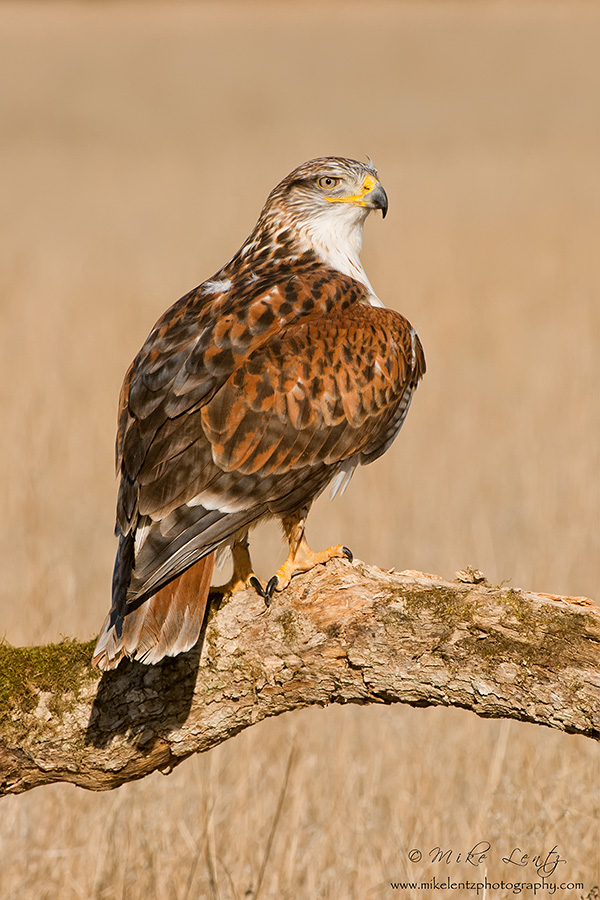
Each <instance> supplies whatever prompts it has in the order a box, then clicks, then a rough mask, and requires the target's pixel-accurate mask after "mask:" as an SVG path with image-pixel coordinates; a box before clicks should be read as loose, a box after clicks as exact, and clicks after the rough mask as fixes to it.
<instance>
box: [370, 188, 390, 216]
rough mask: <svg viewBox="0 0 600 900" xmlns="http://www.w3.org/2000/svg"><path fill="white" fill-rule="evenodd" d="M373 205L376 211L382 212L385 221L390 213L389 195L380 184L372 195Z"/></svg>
mask: <svg viewBox="0 0 600 900" xmlns="http://www.w3.org/2000/svg"><path fill="white" fill-rule="evenodd" d="M370 200H371V203H372V204H373V207H374V208H375V209H380V210H381V215H382V217H383V218H384V219H385V217H386V216H387V211H388V198H387V194H386V192H385V191H384V189H383V188H382V186H381V185H380V184H377V185H375V187H374V188H373V191H372V193H371V195H370Z"/></svg>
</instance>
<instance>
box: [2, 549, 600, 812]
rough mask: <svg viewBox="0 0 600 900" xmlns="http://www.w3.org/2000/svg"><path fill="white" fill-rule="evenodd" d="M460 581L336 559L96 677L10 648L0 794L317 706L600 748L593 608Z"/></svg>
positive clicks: (80, 664) (59, 651)
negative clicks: (457, 717)
mask: <svg viewBox="0 0 600 900" xmlns="http://www.w3.org/2000/svg"><path fill="white" fill-rule="evenodd" d="M463 577H464V578H467V579H469V578H470V579H471V582H472V583H464V581H463V582H447V581H443V580H442V579H438V578H434V577H431V576H422V575H420V574H419V573H402V574H399V573H395V572H383V571H381V570H380V569H376V568H373V567H371V566H366V565H364V564H363V563H361V562H358V561H355V562H354V564H352V565H351V564H350V563H347V562H345V561H335V562H332V563H330V564H328V565H327V567H326V568H325V567H320V568H319V569H317V570H313V572H312V573H309V574H307V575H303V576H298V577H296V578H294V579H293V581H292V583H291V585H290V587H289V588H288V589H287V590H286V591H285V592H284V593H283V594H280V595H276V596H275V598H274V601H273V604H272V606H271V607H270V608H269V609H266V608H265V606H264V603H263V601H262V600H261V598H260V597H258V596H257V595H256V593H255V592H253V591H247V592H245V593H244V594H237V595H235V596H234V598H233V599H231V600H229V601H228V602H224V603H222V604H221V606H220V608H213V609H212V610H211V613H210V615H209V617H208V620H207V622H206V623H205V628H204V631H203V636H202V639H201V641H200V642H199V644H198V646H197V647H196V648H194V649H193V650H192V651H190V652H189V653H187V654H185V655H183V656H180V657H177V658H175V659H167V660H165V661H164V662H163V663H161V664H159V665H157V666H143V665H140V664H138V663H131V662H125V663H122V664H121V666H120V667H119V668H118V669H117V671H115V672H110V673H107V674H105V675H103V676H101V674H100V672H98V671H97V670H95V669H92V668H91V667H90V665H89V659H90V657H91V652H92V647H93V643H94V642H93V641H91V642H89V643H87V644H82V643H78V642H75V641H65V642H63V643H62V644H55V645H47V646H44V647H29V648H16V647H11V646H9V645H6V644H4V645H2V646H0V793H2V794H8V793H19V792H21V791H26V790H28V789H29V788H32V787H35V786H37V785H40V784H48V783H50V782H55V781H70V782H73V783H74V784H78V785H80V786H82V787H86V788H89V789H91V790H106V789H110V788H114V787H117V786H118V785H120V784H123V783H124V782H127V781H131V780H133V779H136V778H142V777H143V776H144V775H147V774H149V773H150V772H153V771H154V770H156V769H160V770H161V771H165V772H168V771H170V770H171V769H172V768H173V767H174V766H176V765H177V764H178V763H179V762H181V761H182V760H183V759H185V758H186V757H188V756H189V755H190V754H192V753H197V752H200V751H203V750H208V749H210V748H211V747H214V746H215V745H216V744H219V743H221V742H222V741H225V740H227V739H228V738H230V737H231V736H232V735H234V734H237V733H238V732H239V731H241V730H242V729H244V728H247V727H248V726H250V725H253V724H254V723H255V722H259V721H260V720H261V719H264V718H266V717H267V716H276V715H279V714H280V713H283V712H286V711H289V710H293V709H298V708H300V707H305V706H311V705H315V704H316V705H319V706H326V705H327V704H329V703H408V704H410V705H411V706H432V705H443V706H458V707H462V708H464V709H469V710H472V711H473V712H475V713H477V714H478V715H480V716H486V717H490V716H491V717H507V718H513V719H520V720H521V721H526V722H535V723H538V724H540V725H548V726H550V727H552V728H558V729H561V730H563V731H567V732H571V733H573V734H582V735H587V736H589V737H592V738H596V739H598V738H599V736H600V610H598V608H597V607H595V606H594V605H593V604H592V603H591V601H589V600H585V598H565V597H554V596H551V595H546V594H533V593H528V592H524V591H517V590H514V589H507V588H503V587H492V586H490V585H488V584H487V583H486V582H484V583H476V582H477V580H478V579H477V573H475V574H473V572H472V571H469V572H468V573H467V575H466V576H463ZM214 606H215V604H213V607H214Z"/></svg>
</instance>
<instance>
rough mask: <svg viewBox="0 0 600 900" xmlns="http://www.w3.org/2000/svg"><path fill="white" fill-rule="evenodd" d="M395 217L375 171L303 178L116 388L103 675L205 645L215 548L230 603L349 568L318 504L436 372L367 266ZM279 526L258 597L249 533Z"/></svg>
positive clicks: (170, 318)
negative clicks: (328, 542)
mask: <svg viewBox="0 0 600 900" xmlns="http://www.w3.org/2000/svg"><path fill="white" fill-rule="evenodd" d="M387 206H388V201H387V196H386V193H385V191H384V189H383V188H382V186H381V184H380V183H379V181H378V178H377V172H376V171H375V169H374V168H373V166H372V165H371V164H370V163H369V164H364V163H361V162H357V161H356V160H352V159H342V158H338V157H327V158H323V159H313V160H311V161H310V162H307V163H305V164H304V165H302V166H299V168H297V169H295V170H294V171H293V172H292V173H291V174H290V175H288V177H287V178H284V180H283V181H282V182H281V184H278V185H277V187H276V188H275V189H274V190H273V191H272V192H271V194H270V195H269V197H268V198H267V202H266V203H265V206H264V208H263V210H262V212H261V214H260V217H259V219H258V222H257V224H256V227H255V228H254V231H253V232H252V234H251V235H250V237H249V238H248V239H247V240H246V241H245V243H244V244H243V246H242V247H241V249H240V250H239V251H238V252H237V253H236V255H235V256H234V257H233V259H232V260H231V261H230V262H228V263H227V264H226V265H225V266H224V267H223V268H222V269H221V270H220V271H219V272H217V274H216V275H214V276H213V277H212V278H211V279H209V280H208V281H205V282H204V283H203V284H201V285H200V287H197V288H195V289H194V290H193V291H191V292H190V293H189V294H187V295H186V296H185V297H182V298H181V300H179V301H178V302H177V303H175V304H174V306H172V307H171V308H170V309H169V310H167V312H166V313H165V314H164V315H163V316H162V317H161V318H160V319H159V321H158V322H157V323H156V325H155V326H154V328H153V329H152V331H151V332H150V335H149V336H148V338H147V340H146V342H145V344H144V346H143V347H142V349H141V350H140V352H139V353H138V355H137V356H136V358H135V359H134V361H133V363H132V364H131V366H130V368H129V370H128V372H127V374H126V376H125V381H124V383H123V387H122V389H121V397H120V403H119V420H118V432H117V446H116V457H117V472H118V476H119V479H120V482H119V492H118V502H117V525H116V532H117V535H118V537H119V548H118V551H117V558H116V562H115V568H114V575H113V590H112V607H111V610H110V612H109V614H108V616H107V618H106V621H105V623H104V627H103V630H102V634H101V635H100V638H99V639H98V643H97V646H96V650H95V652H94V663H95V664H96V665H98V666H99V667H100V668H101V669H112V668H114V667H115V666H117V665H118V663H119V661H120V660H121V659H122V658H123V657H129V658H131V659H136V660H138V661H139V662H142V663H156V662H158V661H159V660H160V659H162V658H163V657H165V656H175V655H177V654H178V653H182V652H183V651H185V650H189V649H190V648H191V647H192V646H193V645H194V644H195V643H196V642H197V640H198V637H199V634H200V630H201V626H202V620H203V616H204V613H205V610H206V605H207V600H208V593H209V588H210V583H211V577H212V571H213V563H214V558H215V552H216V551H217V550H218V549H219V548H222V547H225V546H227V545H229V546H230V547H231V550H232V555H233V562H234V572H233V576H232V579H231V581H230V582H229V583H228V585H227V586H226V589H227V590H229V591H232V590H234V589H236V588H238V587H243V586H247V585H254V586H255V587H256V589H257V590H259V591H260V593H262V594H263V596H264V597H265V599H266V600H267V602H268V601H269V600H270V598H271V596H272V594H273V592H274V591H280V590H283V589H284V588H285V587H286V586H287V584H288V583H289V581H290V579H291V577H292V576H293V575H294V574H295V573H297V572H305V571H308V570H309V569H311V568H312V567H313V566H315V565H318V564H320V563H325V562H327V560H329V559H331V558H333V557H341V556H350V553H349V551H347V550H346V548H344V547H342V546H335V547H331V548H329V549H328V550H325V551H323V552H321V553H313V552H312V551H311V550H310V549H309V547H308V545H307V543H306V541H305V538H304V523H305V519H306V516H307V513H308V510H309V508H310V505H311V503H312V502H313V500H314V499H315V498H316V497H317V496H318V495H319V494H320V493H321V492H322V491H323V490H324V488H325V487H326V486H327V485H328V484H330V483H331V484H332V486H333V493H335V492H336V491H337V490H339V489H340V488H343V487H344V486H345V484H346V483H347V481H348V480H349V479H350V476H351V475H352V473H353V471H354V469H355V468H356V466H357V465H359V464H365V463H370V462H373V460H375V459H377V458H378V457H379V456H381V454H382V453H384V452H385V450H387V448H388V447H389V446H390V444H391V443H392V441H393V440H394V438H395V437H396V435H397V434H398V431H399V430H400V426H401V425H402V423H403V421H404V418H405V416H406V413H407V411H408V407H409V405H410V401H411V398H412V395H413V392H414V390H415V388H416V386H417V384H418V382H419V379H420V378H421V376H422V375H423V373H424V372H425V360H424V356H423V350H422V347H421V343H420V341H419V339H418V337H417V335H416V333H415V331H414V329H413V328H412V327H411V325H410V324H409V322H407V320H406V319H405V318H404V317H403V316H401V315H400V314H399V313H397V312H395V311H393V310H391V309H386V308H384V306H383V304H382V303H381V302H380V300H379V299H378V298H377V296H376V295H375V293H374V291H373V288H372V287H371V285H370V283H369V280H368V278H367V276H366V274H365V271H364V269H363V267H362V265H361V262H360V259H359V254H360V249H361V242H362V231H363V225H364V222H365V219H366V218H367V215H368V214H369V212H370V211H371V210H372V209H380V210H381V211H382V213H383V215H384V216H385V214H386V211H387ZM269 516H277V517H279V518H280V519H281V521H282V524H283V530H284V532H285V535H286V537H287V540H288V542H289V556H288V558H287V560H286V562H285V563H284V564H283V565H282V566H281V568H280V569H279V570H278V572H277V573H276V575H274V576H273V578H271V580H270V581H269V582H268V584H267V585H266V587H263V586H262V585H261V583H260V582H259V580H258V579H257V578H256V576H255V575H254V574H253V572H252V565H251V562H250V556H249V553H248V530H249V528H250V527H251V526H252V525H255V524H256V523H257V522H258V521H259V520H261V519H264V518H266V517H269Z"/></svg>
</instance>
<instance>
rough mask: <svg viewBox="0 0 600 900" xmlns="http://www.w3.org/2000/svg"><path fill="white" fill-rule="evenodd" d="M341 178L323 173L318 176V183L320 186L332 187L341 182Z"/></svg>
mask: <svg viewBox="0 0 600 900" xmlns="http://www.w3.org/2000/svg"><path fill="white" fill-rule="evenodd" d="M341 180H342V179H341V178H334V177H333V176H332V175H323V177H322V178H319V184H320V186H321V187H322V188H334V187H337V186H338V184H339V183H340V182H341Z"/></svg>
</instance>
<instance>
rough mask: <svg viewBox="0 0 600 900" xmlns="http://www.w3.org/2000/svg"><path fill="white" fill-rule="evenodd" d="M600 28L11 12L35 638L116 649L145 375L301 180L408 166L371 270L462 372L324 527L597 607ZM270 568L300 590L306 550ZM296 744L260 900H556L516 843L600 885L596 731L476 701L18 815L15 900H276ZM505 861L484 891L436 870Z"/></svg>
mask: <svg viewBox="0 0 600 900" xmlns="http://www.w3.org/2000/svg"><path fill="white" fill-rule="evenodd" d="M599 26H600V8H599V7H598V5H597V4H591V3H589V4H579V3H568V2H564V3H528V2H524V3H483V2H481V3H469V2H465V3H459V2H446V3H436V2H431V3H429V2H422V3H417V2H414V3H400V2H399V3H385V2H369V3H343V4H342V3H331V4H326V3H325V4H323V3H314V4H313V3H298V4H295V3H285V4H284V3H266V2H254V3H251V2H247V3H245V4H243V5H242V4H238V3H235V2H229V3H221V4H216V3H214V4H213V3H197V4H179V3H165V4H156V5H154V4H149V3H147V4H139V5H138V4H131V5H129V4H127V5H125V4H119V3H115V4H104V5H89V6H88V5H69V4H58V3H47V4H40V5H34V4H33V3H18V4H16V3H15V4H11V3H8V4H2V5H1V6H0V135H1V144H0V154H1V156H0V159H1V184H0V304H1V323H2V327H1V332H0V373H1V378H0V385H1V388H0V389H1V392H2V406H1V409H2V432H1V433H2V439H1V444H0V460H1V462H2V467H3V472H4V476H3V478H2V484H1V488H0V490H1V495H0V496H1V502H2V510H3V516H2V520H1V522H0V540H1V547H2V560H3V566H2V579H1V582H0V627H1V629H2V631H3V633H4V634H5V636H6V638H7V639H8V640H9V641H11V642H14V643H33V642H40V641H47V640H54V639H57V638H59V636H60V635H75V636H78V637H81V638H88V637H89V636H90V635H91V634H93V633H94V632H95V631H96V630H97V629H98V628H99V626H100V623H101V621H102V618H103V616H104V614H105V612H106V610H107V608H108V603H109V585H110V577H111V568H112V560H113V554H114V550H115V543H114V538H113V536H112V528H113V510H114V500H115V485H114V480H113V441H114V429H115V413H116V402H117V395H118V390H119V386H120V382H121V379H122V376H123V374H124V371H125V369H126V367H127V365H128V363H129V362H130V360H131V358H132V357H133V355H134V354H135V352H136V351H137V349H138V348H139V346H140V345H141V343H142V341H143V340H144V338H145V336H146V334H147V333H148V331H149V330H150V328H151V326H152V324H153V323H154V321H155V319H156V318H157V316H158V315H159V314H160V313H161V312H162V311H163V309H165V308H166V306H167V305H169V304H170V303H171V302H172V301H174V300H175V299H177V297H178V296H180V295H181V294H182V293H184V292H185V291H186V290H188V289H189V288H190V287H192V286H194V285H195V284H197V283H199V282H200V281H202V280H203V279H204V278H206V277H208V276H210V275H211V274H213V272H215V271H216V270H217V269H218V268H219V267H220V265H221V264H222V263H223V262H225V261H226V260H227V259H228V258H229V257H230V256H231V255H232V254H233V253H234V252H235V250H236V249H237V248H238V246H239V245H240V243H241V241H242V240H243V239H244V237H245V236H246V235H247V233H248V232H249V230H250V229H251V227H252V225H253V224H254V221H255V219H256V217H257V215H258V212H259V210H260V207H261V205H262V203H263V201H264V199H265V197H266V195H267V193H268V191H269V190H270V189H271V188H272V187H273V186H274V184H275V183H276V182H277V181H278V180H279V179H280V178H281V177H283V176H284V175H285V174H287V172H288V171H289V170H291V169H292V168H293V167H294V166H296V165H297V164H299V163H300V162H303V161H304V160H305V159H308V158H310V157H313V156H319V155H326V154H341V155H347V156H355V157H361V158H364V157H365V155H366V154H367V153H368V154H369V155H370V156H371V157H372V158H373V160H374V161H375V164H376V165H377V167H378V169H379V172H380V176H381V180H382V182H383V184H384V186H385V187H386V189H387V191H388V194H389V198H390V214H389V216H388V218H387V219H386V221H385V222H382V221H381V218H380V217H378V216H373V217H372V218H371V220H370V221H369V222H368V223H367V229H366V235H365V249H364V254H363V259H364V262H365V268H366V270H367V273H368V275H369V277H370V279H371V281H372V283H373V285H374V287H375V289H376V290H377V292H378V294H379V295H380V297H381V298H382V299H383V300H384V302H386V303H387V304H388V305H391V306H394V307H396V308H397V309H400V310H401V311H402V312H403V313H405V314H406V315H407V316H408V317H409V319H410V320H411V321H412V322H413V324H414V325H415V327H416V328H417V330H418V332H419V334H420V336H421V339H422V341H423V344H424V346H425V351H426V355H427V360H428V373H427V376H426V379H425V381H424V382H423V384H422V386H421V387H420V388H419V391H418V393H417V395H416V398H415V401H414V403H413V407H412V409H411V412H410V415H409V417H408V421H407V424H406V426H405V428H404V431H403V433H402V435H401V437H400V439H399V440H398V442H397V444H396V445H395V446H394V447H393V448H392V450H390V452H389V453H388V454H387V455H386V456H385V457H384V459H382V460H380V461H379V462H377V463H376V464H375V465H373V466H372V467H370V468H368V469H365V470H362V471H360V472H359V473H357V475H356V476H355V478H354V480H353V483H352V484H351V486H350V488H349V489H348V491H347V493H346V495H345V496H344V497H343V498H342V499H341V500H336V501H335V503H334V504H330V503H329V500H328V499H327V498H322V499H321V500H320V501H319V502H318V503H317V505H316V506H315V508H314V510H313V512H312V515H311V519H310V521H309V538H310V539H311V542H312V543H313V544H314V546H315V548H320V547H323V546H328V545H329V544H331V543H332V542H338V541H341V542H343V543H345V544H347V545H348V546H350V547H351V548H352V549H353V551H354V553H355V555H357V556H359V557H360V558H363V559H365V560H368V561H369V562H372V563H377V564H380V565H382V566H388V567H389V566H392V565H393V566H395V567H396V568H399V569H403V568H415V569H421V570H424V571H431V572H435V573H439V574H441V575H444V576H447V577H452V576H453V573H454V572H455V571H456V570H457V569H459V568H463V567H464V566H465V565H466V564H468V563H470V564H473V565H476V566H478V567H479V568H480V569H482V570H483V571H484V572H485V574H486V575H487V576H488V578H489V579H490V580H491V581H492V582H499V581H501V580H505V579H506V580H509V579H510V580H511V583H512V584H514V585H515V586H519V587H526V588H530V589H538V590H545V591H552V592H556V593H568V594H584V595H588V596H592V597H597V596H598V303H597V300H598V252H597V248H598V234H599V228H598V226H599V215H598V213H599V187H600V185H599V170H598V151H599V149H600V117H599V112H598V109H599V104H598V99H599V91H598V88H599V81H600V79H599V77H598V74H599V73H598V64H597V62H596V57H597V47H598V38H599V33H600V29H599ZM253 546H254V548H255V556H256V560H257V563H258V568H259V571H260V572H261V574H263V575H265V576H268V575H270V574H271V573H272V571H273V568H274V566H275V564H276V562H277V561H278V560H280V559H281V556H282V552H283V548H282V546H281V544H280V542H279V538H278V535H277V530H276V529H275V528H274V527H273V528H270V529H266V530H261V531H259V532H257V533H256V534H255V539H254V542H253ZM292 747H293V748H295V751H294V757H293V762H292V769H291V773H290V779H289V784H288V787H287V793H286V795H285V798H284V801H283V807H282V814H281V818H280V820H279V824H278V827H277V829H276V831H275V834H274V838H273V842H272V847H271V851H270V856H269V859H268V862H267V865H266V868H265V874H264V880H263V884H262V888H261V893H260V898H261V900H267V898H273V900H276V898H277V900H279V898H289V900H296V898H307V900H312V898H335V900H338V898H342V900H345V898H356V900H363V898H380V897H381V898H384V897H389V896H404V897H411V898H412V897H415V898H416V897H423V896H429V894H427V893H424V892H419V891H412V890H409V889H408V890H406V891H404V892H393V891H392V890H391V888H390V886H389V882H390V881H392V880H400V879H405V878H406V879H417V880H422V879H426V878H429V877H431V876H432V875H436V877H438V879H440V878H442V877H444V876H445V875H446V874H450V875H451V876H452V877H453V878H455V879H456V880H457V881H458V880H460V879H461V878H462V879H464V878H466V877H469V878H473V877H475V876H477V877H478V878H479V880H482V877H483V875H484V874H485V872H487V875H488V878H490V879H496V880H499V879H500V878H504V880H505V881H506V880H511V879H512V880H516V879H517V878H520V879H521V880H527V879H529V880H535V879H536V877H537V876H536V875H535V872H534V871H533V869H532V867H531V866H530V867H526V868H524V869H518V870H516V869H515V868H514V867H511V866H509V865H507V864H505V863H503V862H502V857H503V856H505V855H507V854H510V852H511V850H512V849H513V847H515V846H518V847H520V848H521V849H522V850H523V852H527V853H530V854H531V855H535V854H537V853H544V852H547V851H549V850H551V849H552V847H553V845H555V844H556V845H558V849H559V852H560V854H561V856H562V858H564V859H566V860H567V863H566V864H564V865H561V866H560V867H559V869H558V870H557V872H556V873H555V876H553V877H554V878H555V880H557V881H558V882H560V881H563V880H564V881H583V882H584V883H585V885H586V892H587V891H588V890H589V889H590V888H591V887H592V885H593V884H597V883H598V880H599V874H598V870H599V868H600V866H599V851H598V846H599V835H598V827H597V826H598V815H599V813H598V801H599V795H600V763H599V756H598V752H597V749H596V747H595V746H594V745H593V744H592V743H591V742H589V741H586V740H584V739H577V738H573V737H569V736H565V735H561V734H558V733H556V734H555V733H553V732H550V731H545V730H542V729H540V728H535V727H533V726H527V725H520V724H517V723H508V722H488V721H483V720H479V719H477V718H476V717H474V716H472V715H469V714H467V713H460V712H458V711H456V710H451V711H448V710H439V709H438V710H412V709H408V708H407V709H404V708H364V709H358V708H348V709H342V708H331V709H328V710H325V711H321V710H311V711H306V712H303V713H299V714H295V715H289V716H286V717H283V718H281V719H279V720H274V721H271V722H265V723H263V724H261V725H260V726H257V727H255V728H253V729H251V731H249V732H247V733H245V734H242V735H240V736H239V737H238V738H236V739H234V740H233V741H231V742H229V743H228V744H227V745H225V746H223V747H220V748H218V749H217V750H215V751H213V752H211V753H210V754H206V755H205V756H203V757H199V758H196V759H192V760H190V761H188V762H187V763H185V764H184V765H182V766H181V767H180V768H179V769H178V770H177V771H176V772H175V773H174V774H173V775H172V776H171V777H170V778H168V779H165V778H163V777H161V776H160V775H156V776H153V777H151V778H148V779H146V780H145V781H143V782H140V783H139V784H132V785H129V786H126V787H124V788H121V789H120V790H118V791H116V792H114V793H112V794H109V795H91V794H86V793H84V792H83V791H80V790H78V789H75V788H71V787H70V786H66V785H60V786H56V787H49V788H46V789H39V790H38V791H36V792H34V793H32V794H31V795H28V796H24V797H20V798H11V799H7V800H3V801H2V802H1V803H0V896H1V897H2V898H5V897H10V898H13V897H14V898H19V900H23V898H25V900H29V898H32V900H33V898H35V900H40V898H55V897H56V898H58V897H60V898H62V900H65V898H67V900H70V898H73V900H75V898H86V900H87V898H98V900H101V898H102V900H109V898H110V900H112V898H115V900H116V898H118V900H122V898H127V900H137V898H149V897H152V898H159V900H163V898H165V900H166V898H178V900H195V898H204V897H207V898H220V900H229V898H242V897H244V896H250V895H246V893H245V892H246V891H247V890H251V889H253V890H255V889H256V886H257V883H258V879H259V873H260V869H261V866H262V864H263V861H264V858H265V853H266V849H267V846H268V842H269V841H268V839H269V832H270V829H271V824H272V822H273V817H274V815H275V809H276V806H277V801H278V797H279V793H280V790H281V786H282V783H283V779H284V772H285V767H286V763H287V759H288V755H289V752H290V748H292ZM479 840H487V841H489V842H490V843H491V844H492V849H491V851H490V858H489V860H488V861H487V868H485V869H484V867H483V866H482V867H480V868H479V869H474V868H473V867H471V866H465V865H464V864H462V863H460V864H453V865H451V866H441V865H439V864H438V865H437V866H433V865H430V864H428V863H427V861H426V860H427V855H426V854H427V851H428V850H429V849H431V848H433V847H435V846H436V845H440V844H441V845H442V846H443V847H444V848H445V849H451V848H452V849H453V850H454V851H455V852H456V853H458V852H460V851H461V850H462V851H463V852H465V851H467V850H468V849H469V848H470V847H471V846H472V845H473V844H474V843H475V842H476V841H479ZM415 847H416V848H421V850H422V851H423V852H424V854H425V860H424V861H423V862H422V863H421V864H418V865H417V864H413V863H410V862H409V860H408V857H407V853H408V851H409V850H410V849H411V848H415ZM581 893H582V892H581V891H577V890H565V891H564V892H563V893H562V894H561V893H560V891H558V892H557V894H555V896H564V897H569V898H570V897H579V895H580V894H581ZM454 895H455V896H458V894H454ZM432 896H436V895H435V894H434V895H432ZM465 896H471V895H465ZM472 896H475V895H474V894H473V895H472ZM488 896H489V895H488ZM505 896H506V897H509V896H514V894H512V893H510V892H509V891H504V892H503V891H502V890H500V891H498V892H496V893H494V894H493V897H494V900H496V898H502V897H505ZM530 896H532V895H530Z"/></svg>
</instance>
